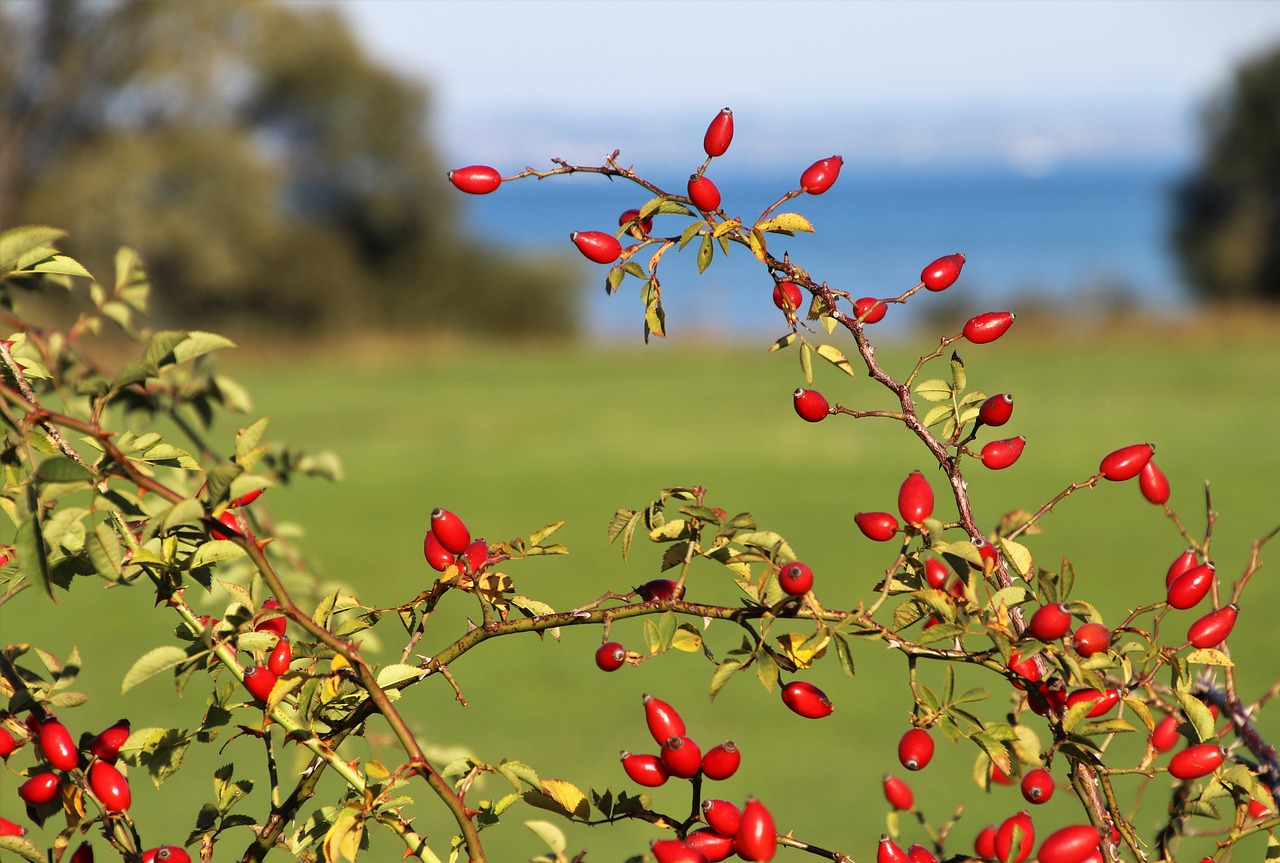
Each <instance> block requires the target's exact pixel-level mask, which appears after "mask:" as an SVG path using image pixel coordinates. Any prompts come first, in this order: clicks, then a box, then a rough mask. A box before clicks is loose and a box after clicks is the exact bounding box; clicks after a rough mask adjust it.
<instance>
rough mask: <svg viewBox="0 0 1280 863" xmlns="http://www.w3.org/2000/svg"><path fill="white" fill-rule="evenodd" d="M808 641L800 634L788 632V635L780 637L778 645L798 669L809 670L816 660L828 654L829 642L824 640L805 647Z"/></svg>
mask: <svg viewBox="0 0 1280 863" xmlns="http://www.w3.org/2000/svg"><path fill="white" fill-rule="evenodd" d="M807 640H808V639H807V638H806V637H805V636H803V635H801V634H800V633H798V632H788V633H787V634H786V635H780V636H778V644H779V645H780V646H781V647H782V652H783V653H785V654H786V655H787V658H788V659H790V660H791V661H792V662H794V663H795V664H796V667H797V668H808V667H810V666H811V665H813V661H814V660H815V659H818V658H820V657H821V656H822V655H823V654H824V653H826V652H827V641H828V640H829V639H827V638H823V639H820V640H819V641H818V643H817V644H816V645H808V646H806V645H805V642H806V641H807Z"/></svg>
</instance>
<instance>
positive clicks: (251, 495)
mask: <svg viewBox="0 0 1280 863" xmlns="http://www.w3.org/2000/svg"><path fill="white" fill-rule="evenodd" d="M264 491H266V489H265V488H255V489H254V490H253V491H247V492H245V493H244V494H242V495H240V496H239V497H237V498H235V499H234V500H232V501H231V503H230V504H229V506H248V505H249V504H251V503H253V502H254V501H255V500H257V499H258V498H260V497H262V493H263V492H264Z"/></svg>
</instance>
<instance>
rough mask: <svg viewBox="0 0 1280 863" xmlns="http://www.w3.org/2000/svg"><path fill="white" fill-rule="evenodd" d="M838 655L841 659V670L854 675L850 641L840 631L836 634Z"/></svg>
mask: <svg viewBox="0 0 1280 863" xmlns="http://www.w3.org/2000/svg"><path fill="white" fill-rule="evenodd" d="M833 640H834V642H835V645H836V657H837V658H838V659H839V660H840V670H841V671H843V672H844V673H845V674H847V675H848V676H849V677H853V676H854V672H855V670H856V669H855V667H854V664H853V651H852V650H850V649H849V641H848V639H846V638H845V637H844V636H843V635H841V634H840V633H838V632H837V633H835V634H834V639H833Z"/></svg>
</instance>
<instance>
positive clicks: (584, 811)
mask: <svg viewBox="0 0 1280 863" xmlns="http://www.w3.org/2000/svg"><path fill="white" fill-rule="evenodd" d="M539 787H540V788H541V789H542V793H543V794H545V795H547V796H548V797H550V798H551V799H552V800H554V801H555V802H556V803H558V804H560V805H561V806H562V807H564V811H566V812H569V813H572V814H573V815H576V816H577V817H579V818H586V817H587V816H588V815H590V814H591V805H590V804H589V803H588V802H587V795H585V794H583V793H582V792H581V791H580V790H579V789H578V786H576V785H574V784H573V783H572V782H566V781H565V780H563V779H544V780H542V783H541V784H540V786H539Z"/></svg>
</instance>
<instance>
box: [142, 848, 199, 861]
mask: <svg viewBox="0 0 1280 863" xmlns="http://www.w3.org/2000/svg"><path fill="white" fill-rule="evenodd" d="M142 863H191V855H189V854H188V853H187V852H186V851H184V850H183V849H181V848H179V847H178V846H177V845H161V846H160V847H159V848H152V849H150V850H149V851H144V852H143V853H142Z"/></svg>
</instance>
